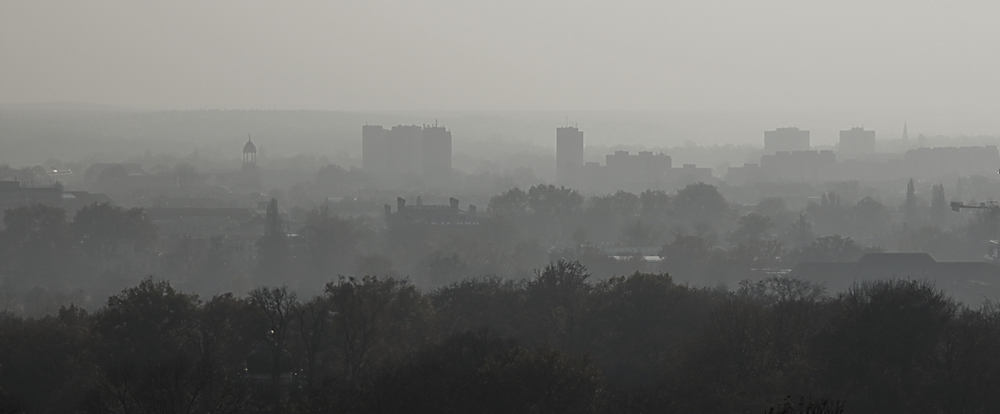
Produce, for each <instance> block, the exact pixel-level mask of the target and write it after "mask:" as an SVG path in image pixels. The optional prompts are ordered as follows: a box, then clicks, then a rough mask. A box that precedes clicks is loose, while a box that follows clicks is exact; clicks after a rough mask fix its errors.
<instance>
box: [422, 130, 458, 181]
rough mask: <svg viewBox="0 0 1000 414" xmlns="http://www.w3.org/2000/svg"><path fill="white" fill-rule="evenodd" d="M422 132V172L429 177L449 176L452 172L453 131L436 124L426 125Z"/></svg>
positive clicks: (441, 177)
mask: <svg viewBox="0 0 1000 414" xmlns="http://www.w3.org/2000/svg"><path fill="white" fill-rule="evenodd" d="M422 134H423V136H422V138H423V142H422V148H421V150H422V153H421V155H422V160H423V163H422V165H421V170H422V171H421V172H422V173H423V174H424V177H427V178H432V179H443V178H447V177H448V175H450V174H451V131H449V130H447V129H445V128H444V127H439V126H437V125H436V124H435V125H434V126H425V127H424V129H423V132H422Z"/></svg>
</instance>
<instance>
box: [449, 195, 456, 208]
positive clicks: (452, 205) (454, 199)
mask: <svg viewBox="0 0 1000 414" xmlns="http://www.w3.org/2000/svg"><path fill="white" fill-rule="evenodd" d="M448 201H449V202H450V203H451V209H452V210H458V199H457V198H455V197H452V198H449V199H448Z"/></svg>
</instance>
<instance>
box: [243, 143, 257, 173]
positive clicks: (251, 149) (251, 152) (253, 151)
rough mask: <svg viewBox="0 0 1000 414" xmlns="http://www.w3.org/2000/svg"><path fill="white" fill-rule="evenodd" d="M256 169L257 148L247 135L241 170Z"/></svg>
mask: <svg viewBox="0 0 1000 414" xmlns="http://www.w3.org/2000/svg"><path fill="white" fill-rule="evenodd" d="M250 168H257V146H256V145H254V144H253V141H251V140H250V136H249V135H247V143H246V145H244V146H243V169H250Z"/></svg>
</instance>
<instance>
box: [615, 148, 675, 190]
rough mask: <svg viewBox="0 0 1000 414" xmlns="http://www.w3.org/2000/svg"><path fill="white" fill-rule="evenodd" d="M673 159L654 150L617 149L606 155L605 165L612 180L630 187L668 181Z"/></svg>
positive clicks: (653, 186)
mask: <svg viewBox="0 0 1000 414" xmlns="http://www.w3.org/2000/svg"><path fill="white" fill-rule="evenodd" d="M672 163H673V160H672V159H671V158H670V156H669V155H666V154H663V153H659V154H654V153H653V152H652V151H639V153H638V154H634V155H633V154H629V152H628V151H615V153H614V154H608V155H607V156H605V165H606V166H607V169H608V175H609V176H610V177H609V178H610V179H611V181H612V182H614V183H616V184H618V185H624V186H629V187H634V186H643V185H645V186H649V188H658V187H657V186H658V185H659V184H660V183H662V182H664V181H666V180H667V179H668V176H669V174H670V168H671V167H672Z"/></svg>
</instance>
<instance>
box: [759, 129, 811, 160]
mask: <svg viewBox="0 0 1000 414" xmlns="http://www.w3.org/2000/svg"><path fill="white" fill-rule="evenodd" d="M808 150H809V131H805V130H801V129H798V128H795V127H790V128H778V129H775V130H774V131H764V152H765V153H767V154H774V153H776V152H778V151H808Z"/></svg>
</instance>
